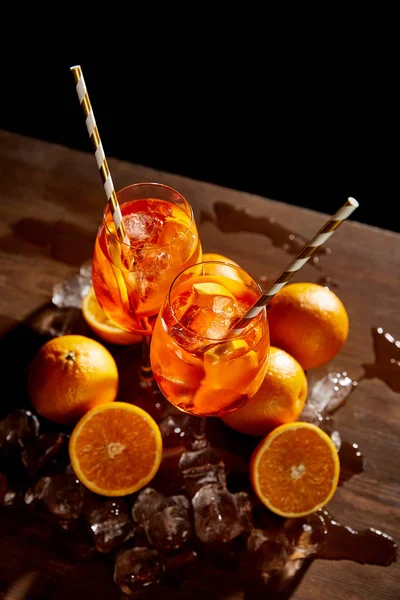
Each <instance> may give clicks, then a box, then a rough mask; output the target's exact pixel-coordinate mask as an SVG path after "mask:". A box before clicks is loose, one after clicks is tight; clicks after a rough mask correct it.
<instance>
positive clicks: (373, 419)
mask: <svg viewBox="0 0 400 600" xmlns="http://www.w3.org/2000/svg"><path fill="white" fill-rule="evenodd" d="M109 166H110V170H111V172H112V175H113V180H114V185H115V187H116V188H117V189H119V188H121V187H123V186H125V185H127V184H129V183H132V182H137V181H151V180H152V181H158V182H162V183H166V184H168V185H171V186H173V187H175V188H176V189H178V190H179V191H180V192H181V193H183V194H184V195H185V196H186V198H187V199H188V201H189V202H190V203H191V205H192V206H193V208H194V212H195V217H196V220H197V223H198V225H199V232H200V236H201V239H202V243H203V250H204V251H206V252H219V253H222V254H225V255H228V256H230V257H231V258H232V259H234V260H236V261H237V262H239V263H240V264H241V265H242V266H243V267H244V268H245V269H246V270H248V271H249V272H250V273H251V274H252V275H253V276H254V277H255V278H257V279H258V280H259V281H261V282H265V281H268V280H271V279H273V278H274V277H275V276H276V275H278V274H279V272H280V271H281V270H283V269H284V268H285V267H286V265H287V264H288V262H289V260H290V258H291V257H292V256H293V252H294V246H293V243H294V242H293V240H291V239H290V238H288V239H287V240H286V237H287V236H288V234H289V233H293V234H294V236H295V240H296V239H299V240H302V239H303V240H307V239H309V238H310V237H311V236H312V235H314V234H315V232H316V231H317V230H318V229H319V227H321V226H322V225H323V224H324V222H325V221H326V219H327V215H326V214H324V203H323V195H322V196H321V212H314V211H310V210H306V209H302V208H298V207H296V206H291V205H287V204H283V203H279V202H275V201H272V200H269V199H265V198H261V197H257V196H253V195H250V194H246V193H241V192H237V191H234V190H230V189H226V188H222V187H218V186H215V185H210V184H207V183H203V182H199V181H194V180H190V179H186V178H183V177H180V176H176V175H171V174H168V173H163V172H158V171H154V170H151V169H149V168H145V167H142V166H138V165H132V164H128V163H126V162H121V161H117V160H113V159H109ZM267 176H268V173H267V172H266V177H267ZM0 181H1V184H0V336H2V337H3V339H4V337H5V336H7V335H10V332H12V331H15V330H16V329H18V328H20V329H21V331H22V333H21V342H22V340H23V339H24V338H23V324H24V321H25V320H26V319H27V318H28V317H29V316H30V315H32V314H33V313H34V312H35V311H37V310H39V309H40V308H41V307H43V306H45V305H46V304H47V303H48V302H49V300H50V298H51V293H52V286H53V285H54V284H55V283H57V282H59V281H61V280H63V279H65V278H66V277H68V276H70V275H72V274H73V273H76V272H77V270H78V267H79V265H80V264H81V263H82V262H84V261H85V260H88V259H90V258H91V250H92V247H93V242H94V238H95V234H96V230H97V227H98V225H99V222H100V219H101V214H102V209H103V206H104V203H105V198H104V192H103V189H102V185H101V181H100V177H99V174H98V171H97V167H96V164H95V160H94V157H93V155H92V154H90V153H89V152H88V153H80V152H76V151H73V150H70V149H67V148H64V147H60V146H56V145H52V144H48V143H45V142H41V141H38V140H33V139H29V138H25V137H22V136H19V135H15V134H11V133H8V132H4V131H3V132H0ZM322 194H323V191H322ZM345 200H346V198H338V208H339V207H340V206H341V205H342V204H343V203H344V201H345ZM360 201H361V199H360ZM222 204H225V205H227V206H228V207H230V210H233V211H246V212H243V213H242V214H243V215H245V214H247V216H250V217H254V219H258V220H265V223H267V222H269V223H271V219H272V220H274V225H275V226H274V228H273V233H270V234H269V232H271V231H272V228H269V229H268V227H267V226H266V227H265V228H264V229H263V230H262V231H260V232H258V233H257V232H255V231H254V230H252V226H251V225H250V226H249V223H248V220H247V222H246V219H244V218H243V219H242V221H241V222H242V229H245V231H240V227H238V226H237V227H236V230H235V228H234V227H233V226H232V227H231V228H230V229H231V230H230V231H229V227H228V228H226V227H225V231H221V222H219V217H218V210H217V209H218V206H221V205H222ZM377 209H378V210H381V209H383V207H381V206H378V208H377ZM358 215H360V219H361V218H362V206H361V207H360V209H359V212H356V213H355V216H354V219H352V220H351V221H347V222H345V223H344V224H343V225H342V227H341V228H340V229H339V230H338V231H337V232H336V233H335V235H334V236H333V237H332V238H331V240H329V243H328V244H327V245H328V246H329V249H330V253H329V254H322V255H321V256H320V257H319V261H318V264H307V265H305V266H304V267H303V269H302V270H301V271H300V272H299V273H298V274H297V275H295V277H294V278H293V280H292V281H312V282H318V281H321V280H322V279H323V278H326V277H329V278H331V283H332V285H335V286H336V287H335V288H334V289H335V291H336V293H337V294H338V295H339V296H340V298H341V299H342V301H343V303H344V305H345V306H346V308H347V311H348V314H349V318H350V333H349V337H348V340H347V341H346V343H345V345H344V347H343V348H342V350H341V352H340V353H339V355H338V356H337V357H336V358H335V359H334V361H332V362H333V363H334V365H335V368H337V369H338V370H340V371H342V370H346V371H347V372H348V373H349V374H350V376H351V377H353V378H354V379H357V378H359V377H360V376H361V374H362V372H363V368H362V365H363V364H367V363H371V362H373V361H374V347H373V339H372V334H371V330H372V329H373V328H376V327H382V328H383V330H384V331H386V332H389V333H391V334H392V335H393V336H394V337H396V338H397V339H399V338H400V312H399V297H400V235H398V234H395V233H392V232H389V231H385V230H381V229H378V228H374V227H371V226H367V225H364V224H362V223H359V222H358V221H357V218H358ZM222 229H224V227H222ZM227 229H228V230H227ZM296 236H297V237H296ZM285 240H286V241H285ZM285 243H286V244H287V246H285V245H284V244H285ZM291 244H292V245H291ZM0 368H2V367H1V365H0ZM2 381H3V386H4V385H6V384H7V385H8V386H9V385H10V382H8V381H7V373H6V372H4V371H3V369H2ZM11 387H12V383H11ZM3 390H4V387H3ZM11 393H12V392H11ZM5 395H6V392H5V391H3V392H2V398H3V397H4V396H5ZM399 400H400V398H399V394H398V393H397V392H396V391H394V390H393V389H390V387H389V386H388V385H387V384H386V383H385V382H384V381H382V380H380V379H364V380H363V381H362V382H361V383H360V384H359V386H358V387H357V389H356V390H355V391H354V393H353V394H352V396H351V400H350V401H349V402H348V403H347V405H346V406H345V407H344V408H343V409H341V410H340V411H339V412H338V413H337V416H336V423H337V425H338V428H339V430H340V432H341V433H342V436H343V437H344V438H346V439H351V440H352V441H355V442H357V443H358V444H359V446H360V449H361V450H362V452H363V454H364V456H365V458H366V468H365V471H364V472H363V473H362V474H361V475H360V476H358V477H354V478H352V479H351V480H350V481H349V482H347V483H346V485H344V486H343V487H341V488H339V489H338V492H337V493H336V495H335V497H334V499H333V500H332V502H331V503H330V505H329V509H330V510H331V511H332V513H333V514H334V515H335V516H336V517H337V518H338V519H339V520H342V521H343V522H345V523H346V524H349V525H352V526H354V527H356V528H364V527H375V528H377V529H380V530H382V531H385V532H386V533H388V534H389V535H391V536H393V537H394V538H395V540H396V541H399V539H400V510H399V498H400V470H399V468H398V457H399V452H400V435H399V434H400V419H399V417H400V409H399ZM0 520H1V521H0V523H1V539H0V592H3V593H4V592H5V590H6V589H7V587H8V586H9V585H10V584H11V583H12V582H13V581H15V580H16V579H17V578H18V577H19V576H20V575H22V574H23V573H26V572H29V571H36V570H38V571H40V572H42V573H43V574H44V578H45V580H46V585H48V586H50V587H49V589H50V588H51V586H53V588H54V592H52V595H50V592H47V595H46V597H49V598H60V599H61V598H64V597H65V598H67V597H69V598H70V597H76V598H77V600H78V598H86V597H89V595H90V596H92V595H93V596H94V595H97V597H99V598H110V599H112V598H117V597H118V594H117V593H116V591H115V589H114V587H113V585H112V582H111V576H110V573H109V572H108V571H107V570H105V568H104V567H103V566H99V565H97V563H96V561H94V562H93V561H90V560H89V561H88V560H86V561H85V560H81V559H79V558H78V559H77V558H76V557H74V555H73V553H72V554H68V549H67V548H66V547H63V546H62V545H60V544H58V545H57V544H55V543H54V540H53V539H51V534H50V533H49V532H46V530H45V528H43V529H41V528H40V526H37V525H35V523H34V522H26V523H21V522H19V521H18V519H17V518H16V517H13V516H12V514H11V513H7V509H2V511H1V512H0ZM46 536H47V537H46ZM399 580H400V567H399V564H398V563H394V564H392V565H391V566H390V567H374V566H362V565H359V564H355V563H351V562H347V561H338V562H333V561H322V560H316V561H314V562H313V563H312V564H311V566H310V567H309V569H308V570H307V572H306V574H305V575H304V577H303V579H302V580H301V582H300V584H299V586H298V587H297V589H296V590H295V591H294V592H293V595H292V598H294V599H296V600H314V599H315V600H317V599H318V600H320V598H325V599H326V600H330V599H342V598H343V599H345V598H346V599H347V598H354V599H356V598H357V599H362V600H373V599H382V600H383V599H385V600H388V599H395V598H398V597H399V596H400V586H399ZM199 585H201V583H199ZM202 585H203V586H204V588H203V591H202V592H203V595H205V594H207V584H206V582H204V581H203V584H202ZM176 597H177V598H178V597H179V598H184V597H187V598H190V597H195V596H191V595H187V596H185V593H182V592H180V593H179V595H177V596H176ZM196 597H197V596H196ZM199 597H200V596H199ZM216 597H217V596H216ZM220 597H221V598H228V597H229V598H232V599H233V598H241V597H242V594H241V592H240V590H233V589H232V590H228V589H226V588H225V590H221V596H220Z"/></svg>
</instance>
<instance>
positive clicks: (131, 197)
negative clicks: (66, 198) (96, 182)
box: [92, 182, 202, 391]
mask: <svg viewBox="0 0 400 600" xmlns="http://www.w3.org/2000/svg"><path fill="white" fill-rule="evenodd" d="M117 199H118V202H119V205H120V209H121V213H122V217H123V223H124V228H125V232H126V235H127V241H124V242H121V241H120V239H119V237H118V235H117V231H116V227H115V223H114V220H113V215H112V212H111V208H110V205H109V204H107V205H106V207H105V209H104V213H103V220H102V223H101V225H100V227H99V230H98V233H97V237H96V242H95V248H94V253H93V261H92V279H93V287H94V291H95V294H96V297H97V300H98V302H99V304H100V306H101V307H102V309H103V311H104V312H105V314H106V315H107V317H108V318H109V319H111V320H112V321H113V322H114V323H115V324H116V325H118V326H119V327H121V328H122V329H124V330H126V331H130V332H133V333H137V334H140V335H141V336H142V339H143V343H142V358H141V364H140V369H139V371H140V372H139V378H138V381H139V386H140V390H147V391H154V388H155V387H156V386H155V384H154V380H153V377H152V373H151V366H150V357H149V348H150V340H151V335H152V332H153V327H154V324H155V321H156V318H157V315H158V311H159V309H160V307H161V304H162V302H163V299H164V297H165V296H166V294H167V292H168V289H169V286H170V284H171V282H172V281H173V279H174V278H175V277H176V276H177V275H178V273H179V272H180V271H181V270H182V268H185V267H187V266H190V265H193V264H195V263H196V262H198V261H199V260H201V257H202V250H201V244H200V240H199V236H198V232H197V227H196V223H195V220H194V216H193V211H192V208H191V206H190V204H189V203H188V201H187V200H186V199H185V198H184V197H183V196H182V194H180V193H179V192H177V191H176V190H175V189H173V188H171V187H169V186H166V185H163V184H160V183H153V182H148V183H147V182H143V183H135V184H132V185H129V186H127V187H125V188H123V189H121V190H120V191H119V192H117ZM157 391H158V390H157Z"/></svg>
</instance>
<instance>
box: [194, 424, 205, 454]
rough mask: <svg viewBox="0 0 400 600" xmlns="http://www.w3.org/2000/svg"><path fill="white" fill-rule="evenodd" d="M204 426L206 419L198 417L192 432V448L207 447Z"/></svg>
mask: <svg viewBox="0 0 400 600" xmlns="http://www.w3.org/2000/svg"><path fill="white" fill-rule="evenodd" d="M206 425H207V417H199V418H198V419H197V423H196V429H195V431H194V434H193V437H194V444H193V445H194V447H195V448H196V449H200V448H203V447H204V446H207V443H208V442H207V436H206Z"/></svg>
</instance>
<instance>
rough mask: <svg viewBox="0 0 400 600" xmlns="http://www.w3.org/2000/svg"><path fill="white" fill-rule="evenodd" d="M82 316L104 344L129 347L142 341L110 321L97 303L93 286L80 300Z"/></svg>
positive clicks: (138, 336) (137, 336)
mask: <svg viewBox="0 0 400 600" xmlns="http://www.w3.org/2000/svg"><path fill="white" fill-rule="evenodd" d="M82 315H83V317H84V319H85V321H86V323H87V324H88V325H89V327H90V328H91V329H92V331H94V333H96V334H97V335H98V336H99V337H100V338H101V339H103V340H105V341H106V342H110V343H111V344H120V345H122V346H129V345H130V344H136V343H138V342H140V341H141V340H142V337H141V336H140V335H137V334H136V333H131V332H129V331H125V330H124V329H121V328H120V327H118V326H117V325H115V324H114V323H113V322H112V321H110V319H109V318H108V317H107V315H106V314H105V313H104V311H103V309H102V308H101V306H100V304H99V303H98V301H97V298H96V294H95V293H94V288H93V286H90V288H89V291H88V293H87V294H86V296H85V297H84V298H83V300H82Z"/></svg>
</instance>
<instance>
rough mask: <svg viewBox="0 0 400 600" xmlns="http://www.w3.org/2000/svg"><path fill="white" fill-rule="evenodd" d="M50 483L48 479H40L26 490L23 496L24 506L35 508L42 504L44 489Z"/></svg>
mask: <svg viewBox="0 0 400 600" xmlns="http://www.w3.org/2000/svg"><path fill="white" fill-rule="evenodd" d="M50 481H51V478H50V477H41V478H40V479H39V480H38V481H37V482H36V483H35V484H34V485H33V486H32V487H31V488H29V489H27V490H26V492H25V495H24V502H25V504H26V505H27V506H30V507H35V506H36V505H37V504H39V503H40V502H42V501H43V498H44V492H45V489H46V487H47V485H48V484H49V483H50Z"/></svg>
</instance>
